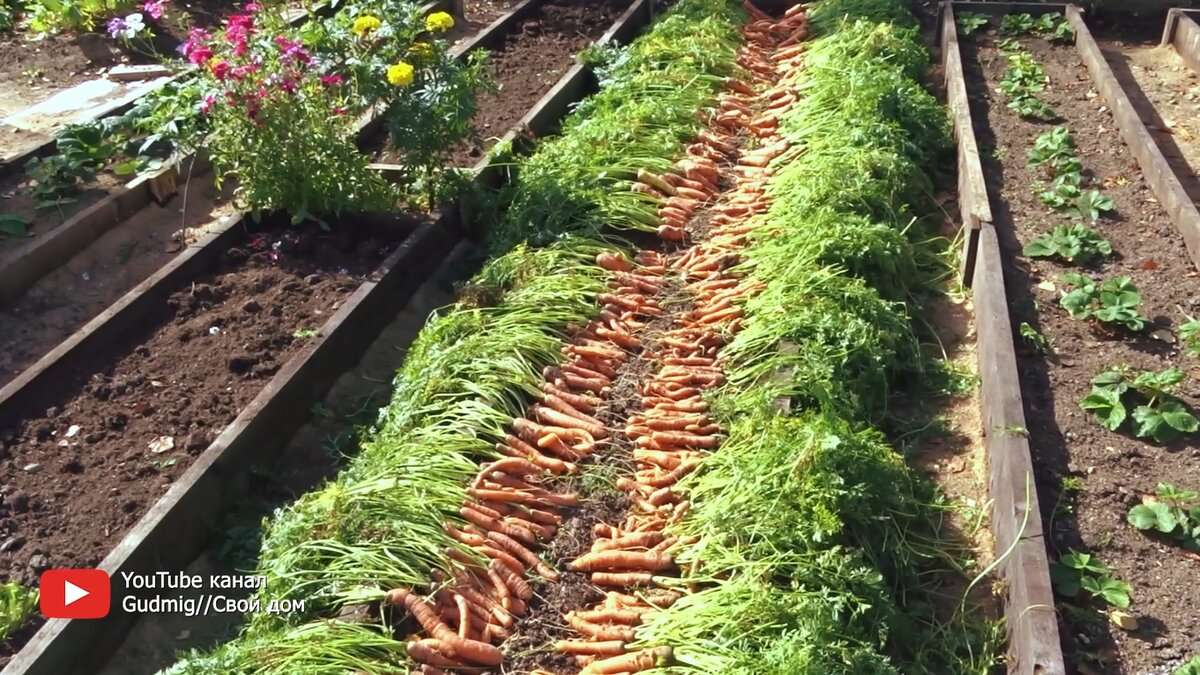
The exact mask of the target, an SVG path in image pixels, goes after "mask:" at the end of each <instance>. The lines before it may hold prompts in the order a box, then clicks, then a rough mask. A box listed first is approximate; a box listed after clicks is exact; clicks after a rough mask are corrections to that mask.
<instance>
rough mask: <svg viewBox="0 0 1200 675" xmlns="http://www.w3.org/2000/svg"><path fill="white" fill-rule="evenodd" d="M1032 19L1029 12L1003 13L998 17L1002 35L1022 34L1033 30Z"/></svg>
mask: <svg viewBox="0 0 1200 675" xmlns="http://www.w3.org/2000/svg"><path fill="white" fill-rule="evenodd" d="M1033 27H1034V20H1033V17H1032V16H1031V15H1029V14H1005V15H1004V17H1003V18H1002V19H1000V33H1001V34H1002V35H1024V34H1026V33H1030V32H1032V31H1033Z"/></svg>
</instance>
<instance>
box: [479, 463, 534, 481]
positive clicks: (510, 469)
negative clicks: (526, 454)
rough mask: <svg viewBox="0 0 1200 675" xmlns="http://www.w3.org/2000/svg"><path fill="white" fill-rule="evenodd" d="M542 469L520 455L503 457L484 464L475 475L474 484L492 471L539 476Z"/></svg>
mask: <svg viewBox="0 0 1200 675" xmlns="http://www.w3.org/2000/svg"><path fill="white" fill-rule="evenodd" d="M543 471H544V469H542V467H540V466H538V465H537V464H534V463H533V462H531V461H529V460H527V459H524V458H521V457H505V458H504V459H499V460H496V461H494V462H492V463H491V464H486V465H484V467H483V469H482V470H480V472H479V473H478V474H477V475H476V476H475V481H474V482H475V484H478V483H480V482H482V479H484V478H486V477H487V476H488V475H490V474H493V473H506V474H508V475H510V476H529V475H533V476H540V475H541V474H542V473H543Z"/></svg>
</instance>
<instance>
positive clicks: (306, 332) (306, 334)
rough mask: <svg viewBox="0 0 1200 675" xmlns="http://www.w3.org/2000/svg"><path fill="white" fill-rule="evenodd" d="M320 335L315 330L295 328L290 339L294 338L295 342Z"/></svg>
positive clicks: (319, 332)
mask: <svg viewBox="0 0 1200 675" xmlns="http://www.w3.org/2000/svg"><path fill="white" fill-rule="evenodd" d="M320 334H321V331H320V329H317V328H297V329H296V330H294V331H292V337H294V338H296V339H297V340H304V339H307V338H314V337H317V336H318V335H320Z"/></svg>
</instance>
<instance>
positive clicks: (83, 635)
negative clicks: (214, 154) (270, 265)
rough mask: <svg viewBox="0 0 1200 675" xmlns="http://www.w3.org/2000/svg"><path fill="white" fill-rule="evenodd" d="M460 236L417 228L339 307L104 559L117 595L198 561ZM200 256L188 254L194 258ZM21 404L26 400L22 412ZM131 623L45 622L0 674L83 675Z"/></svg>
mask: <svg viewBox="0 0 1200 675" xmlns="http://www.w3.org/2000/svg"><path fill="white" fill-rule="evenodd" d="M230 232H234V233H236V234H237V235H239V236H240V233H238V232H236V230H235V228H230V229H229V230H226V233H230ZM461 234H462V227H461V223H459V222H458V221H457V216H456V215H454V213H453V211H450V212H447V215H444V216H442V217H439V218H438V219H437V220H430V221H426V222H423V223H421V224H419V225H417V226H416V228H415V229H414V230H412V231H411V232H410V233H409V235H408V236H407V237H406V238H405V239H404V241H403V242H402V243H401V244H400V246H399V247H398V248H397V249H396V250H395V251H393V252H392V254H391V255H389V256H388V257H387V259H386V260H384V262H383V263H382V264H381V265H380V266H379V268H377V269H376V271H375V272H374V273H373V274H372V276H371V278H370V279H368V280H367V281H365V282H363V283H362V284H361V285H360V286H359V287H358V289H357V290H355V292H354V293H353V294H352V295H351V296H350V297H349V298H347V299H346V300H345V301H344V302H343V303H342V305H341V306H340V307H339V308H338V310H337V311H336V312H335V313H334V315H333V316H332V317H330V319H329V320H328V321H326V322H325V325H324V326H322V327H321V331H320V335H319V336H318V337H317V338H315V346H314V347H312V348H311V349H309V350H306V352H305V353H303V354H300V355H297V356H295V357H293V358H292V359H290V360H289V361H288V362H287V363H285V364H284V366H283V368H281V369H280V370H279V372H278V373H276V374H275V376H274V377H273V378H271V381H270V382H269V383H268V384H267V386H266V387H265V388H264V389H263V390H262V391H260V392H259V394H258V395H257V396H256V397H255V398H254V400H253V401H251V402H250V403H249V405H247V406H246V407H245V408H243V409H242V411H241V414H239V415H238V416H237V418H236V419H235V420H234V421H233V422H232V423H231V424H230V425H229V426H227V427H226V428H225V429H224V431H222V433H221V434H220V435H219V436H218V437H217V438H216V440H214V441H213V442H212V444H210V445H209V446H208V448H207V449H206V450H204V452H203V453H202V454H201V455H200V457H199V458H197V460H196V462H195V463H193V464H192V466H191V467H189V468H188V470H187V471H186V472H185V473H184V474H183V476H181V477H180V478H179V480H177V481H175V482H174V483H172V484H171V487H170V488H169V489H168V490H167V492H166V494H165V495H163V497H161V498H160V499H159V500H158V501H156V502H155V503H154V505H153V506H152V507H151V508H150V510H149V511H148V512H147V513H146V514H145V515H144V516H142V518H141V519H140V520H139V521H138V523H137V524H136V525H135V526H134V527H133V529H132V530H130V531H129V532H128V533H127V534H126V535H125V537H124V538H123V539H122V540H121V542H120V543H119V544H117V546H116V547H115V548H114V549H113V550H112V551H111V552H109V554H108V555H107V556H106V557H105V558H104V561H103V562H101V564H100V569H103V570H104V571H106V572H108V573H109V575H110V576H111V577H112V579H113V588H114V589H116V593H115V594H116V595H120V594H121V593H122V592H123V591H122V585H121V582H120V579H121V573H124V572H153V571H156V570H161V569H182V568H183V567H184V566H186V565H187V563H188V562H189V561H191V560H192V559H193V558H195V556H196V555H198V554H199V553H200V551H201V550H202V549H203V547H204V545H205V544H206V542H207V541H208V538H209V534H210V532H209V528H210V525H211V523H212V522H214V521H215V520H216V519H217V518H218V517H219V515H220V513H221V511H222V509H223V508H224V506H225V505H226V504H228V503H229V502H230V501H232V500H235V499H238V498H240V497H242V496H244V495H245V494H246V493H247V491H248V490H249V481H248V479H247V476H246V474H245V472H244V470H243V469H244V468H245V465H246V464H247V463H248V462H249V461H250V460H252V459H261V458H262V457H264V456H269V455H270V454H272V453H276V452H279V451H280V450H281V449H282V448H283V447H284V446H285V445H286V441H287V439H288V438H289V437H290V433H287V432H283V431H281V430H285V429H288V430H293V431H294V430H295V428H296V427H297V426H298V423H299V421H300V420H301V419H302V418H303V415H297V414H296V411H297V410H308V409H309V408H310V407H312V405H313V403H315V402H316V401H318V400H320V397H321V396H322V395H323V393H324V392H325V391H326V390H327V389H328V388H329V387H330V386H331V385H332V384H333V382H334V381H335V380H336V379H337V378H338V377H339V376H340V375H341V374H342V373H343V372H344V371H345V370H347V369H349V368H351V367H353V365H354V363H355V362H356V360H357V359H358V357H359V355H360V354H361V352H362V350H363V349H365V348H366V347H367V346H368V345H369V344H370V342H371V341H372V340H373V339H374V338H375V336H376V335H378V334H379V332H380V331H381V330H383V328H384V326H385V325H386V324H387V322H388V321H389V320H390V318H391V316H392V315H393V314H394V313H395V312H396V311H397V310H398V309H399V308H400V307H402V306H403V305H404V304H406V303H407V302H408V299H409V298H410V297H411V296H412V294H413V292H415V291H416V289H417V287H418V286H419V285H420V284H421V283H422V281H423V280H424V279H425V278H426V277H427V276H428V275H429V274H430V273H431V272H432V271H433V270H434V269H435V268H436V267H437V265H438V264H439V263H440V261H441V260H442V259H443V258H444V257H445V256H446V255H447V254H448V253H449V252H450V250H451V249H452V248H453V247H454V245H455V244H456V243H457V242H458V240H459V239H460V238H461ZM226 237H228V238H232V237H233V235H229V234H226ZM204 250H205V251H206V252H210V254H209V255H207V256H206V257H208V258H215V257H216V256H217V255H219V254H220V253H221V252H223V251H224V247H223V246H216V245H211V244H210V245H209V246H207V247H205V249H204ZM200 257H201V256H196V255H193V256H192V259H193V260H196V259H198V258H200ZM175 281H177V282H178V281H181V280H179V279H176V280H175ZM176 285H177V284H176ZM165 286H166V284H163V285H161V286H158V287H155V289H154V292H151V293H147V294H146V295H148V296H149V295H161V294H163V293H167V292H170V290H171V289H169V288H166V287H165ZM103 318H107V317H103ZM121 318H122V319H124V320H121V319H116V318H109V320H108V323H109V324H119V325H120V326H122V327H126V328H127V327H128V326H129V325H130V322H131V321H133V320H134V319H133V318H132V317H130V316H129V315H126V316H124V317H121ZM77 344H78V343H77ZM64 360H66V359H64ZM27 386H28V384H27ZM6 391H8V388H6ZM8 393H9V394H10V396H8V397H7V400H11V394H13V393H15V392H12V391H8ZM25 403H26V402H25V401H22V402H21V404H22V406H24V405H25ZM135 619H136V615H133V614H127V613H125V612H122V611H120V610H119V609H118V610H114V611H113V612H111V613H110V614H109V615H108V616H107V617H106V618H104V619H99V620H93V621H76V620H65V619H51V620H48V621H47V622H46V624H45V625H43V626H42V628H41V629H40V630H39V631H38V632H37V633H36V634H35V635H34V637H33V638H32V639H31V640H30V642H28V643H27V644H26V645H25V647H24V648H23V649H22V650H21V651H20V652H19V653H18V654H17V655H16V656H15V657H14V658H13V660H12V661H10V662H9V664H8V666H7V667H6V668H5V669H4V671H3V675H16V674H18V673H21V674H25V675H68V674H70V673H75V672H85V671H86V670H87V668H88V664H92V665H94V664H96V663H101V662H103V659H104V658H105V657H106V656H107V655H108V653H110V652H111V651H112V650H114V649H116V647H117V646H118V645H119V644H120V642H121V637H122V636H123V635H124V634H125V632H127V631H128V628H129V626H130V625H132V623H133V621H134V620H135Z"/></svg>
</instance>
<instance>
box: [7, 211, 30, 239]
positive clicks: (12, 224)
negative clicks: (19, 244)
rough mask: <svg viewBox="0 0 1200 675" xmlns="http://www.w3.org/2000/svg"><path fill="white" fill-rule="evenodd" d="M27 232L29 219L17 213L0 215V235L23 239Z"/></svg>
mask: <svg viewBox="0 0 1200 675" xmlns="http://www.w3.org/2000/svg"><path fill="white" fill-rule="evenodd" d="M28 232H29V218H27V217H26V216H23V215H21V214H19V213H2V214H0V234H6V235H8V236H10V237H24V236H25V235H26V234H28Z"/></svg>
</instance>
